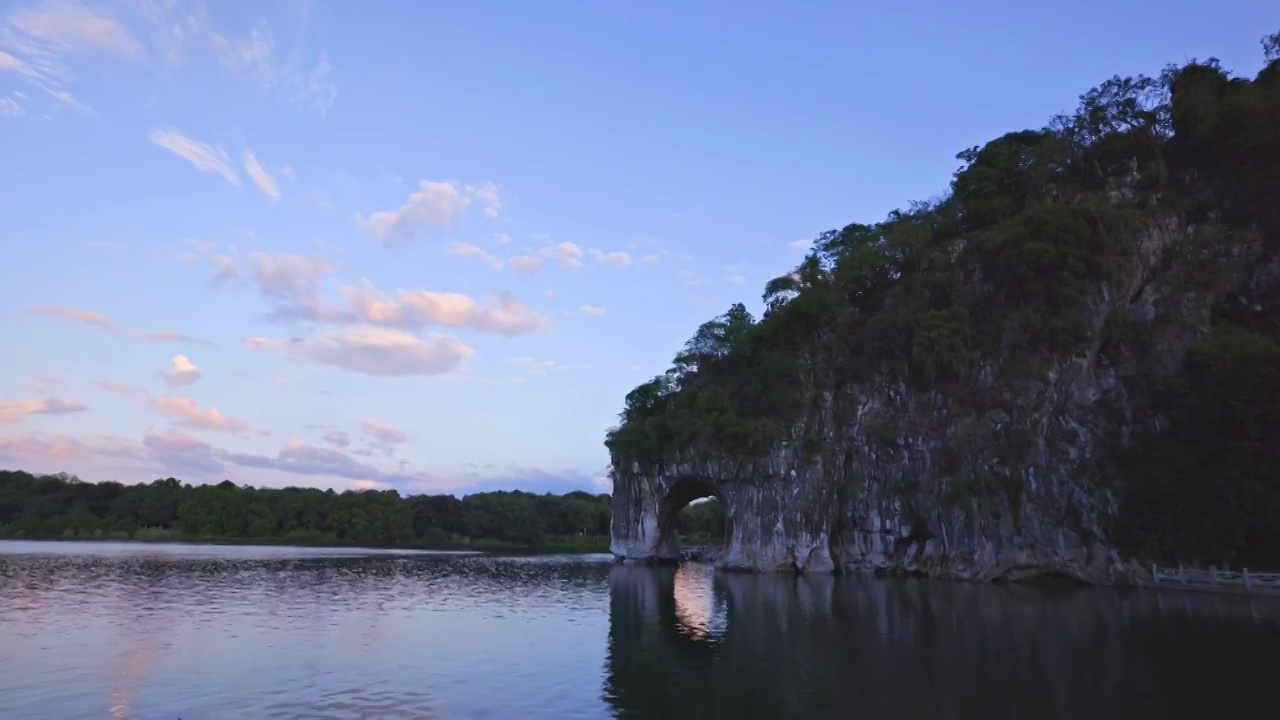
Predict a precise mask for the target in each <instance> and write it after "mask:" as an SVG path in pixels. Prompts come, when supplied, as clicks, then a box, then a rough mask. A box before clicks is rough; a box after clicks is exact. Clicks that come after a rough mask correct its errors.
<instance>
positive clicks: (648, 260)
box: [640, 255, 659, 265]
mask: <svg viewBox="0 0 1280 720" xmlns="http://www.w3.org/2000/svg"><path fill="white" fill-rule="evenodd" d="M658 260H659V258H658V256H657V255H645V256H644V257H642V258H640V264H641V265H656V264H657V263H658Z"/></svg>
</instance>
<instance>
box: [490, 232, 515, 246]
mask: <svg viewBox="0 0 1280 720" xmlns="http://www.w3.org/2000/svg"><path fill="white" fill-rule="evenodd" d="M489 242H491V243H493V244H494V245H510V244H511V236H510V235H508V234H506V233H504V232H496V233H493V234H492V235H490V236H489Z"/></svg>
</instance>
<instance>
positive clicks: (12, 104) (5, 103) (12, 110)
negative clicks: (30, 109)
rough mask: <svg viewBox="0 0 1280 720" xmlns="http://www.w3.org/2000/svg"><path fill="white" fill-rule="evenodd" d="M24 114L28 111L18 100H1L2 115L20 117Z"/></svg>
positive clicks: (0, 110) (0, 109) (0, 113)
mask: <svg viewBox="0 0 1280 720" xmlns="http://www.w3.org/2000/svg"><path fill="white" fill-rule="evenodd" d="M24 112H26V111H25V110H23V109H22V106H21V105H19V104H18V101H17V100H14V99H13V98H7V97H6V98H0V115H4V116H5V117H18V116H20V115H22V114H23V113H24Z"/></svg>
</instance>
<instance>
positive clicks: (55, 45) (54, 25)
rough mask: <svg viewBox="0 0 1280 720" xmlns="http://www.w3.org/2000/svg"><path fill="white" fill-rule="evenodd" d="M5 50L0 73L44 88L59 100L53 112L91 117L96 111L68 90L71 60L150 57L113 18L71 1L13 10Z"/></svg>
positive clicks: (0, 30) (1, 28)
mask: <svg viewBox="0 0 1280 720" xmlns="http://www.w3.org/2000/svg"><path fill="white" fill-rule="evenodd" d="M0 48H3V49H0V72H4V73H12V74H15V75H17V76H18V77H19V78H21V79H22V80H23V81H25V82H26V83H27V84H29V85H31V86H32V87H34V88H36V89H38V90H40V91H41V92H42V93H44V94H45V95H47V96H48V97H50V98H52V99H53V100H54V101H55V105H54V106H53V107H54V108H56V107H57V106H58V105H65V106H67V107H70V108H73V109H75V110H78V111H80V112H84V113H88V114H93V110H92V109H91V108H90V107H89V106H87V105H85V104H84V103H82V102H80V101H79V100H77V99H76V98H75V96H73V95H72V94H71V92H70V91H69V90H68V89H67V85H68V83H70V82H71V80H72V79H73V78H74V73H73V72H72V70H71V62H72V59H73V58H76V57H92V58H100V59H107V60H120V61H130V60H136V59H138V58H141V57H143V56H144V55H145V52H144V51H143V49H142V46H141V45H140V44H139V43H138V42H137V41H136V40H135V39H134V38H133V36H132V35H130V34H129V32H128V31H127V30H125V28H124V26H123V25H121V24H120V23H119V22H117V21H116V20H115V19H114V18H112V17H111V16H109V15H106V14H103V13H102V12H100V11H99V10H98V9H95V8H92V7H90V6H89V5H87V4H83V3H78V2H70V1H69V0H46V2H42V3H36V4H31V5H28V6H26V7H22V8H18V9H14V10H12V11H10V12H9V13H8V14H7V15H6V16H5V18H4V22H3V24H0ZM9 99H11V100H12V98H9ZM14 103H15V104H17V102H16V100H15V101H14Z"/></svg>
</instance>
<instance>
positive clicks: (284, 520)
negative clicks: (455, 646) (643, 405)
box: [0, 470, 724, 551]
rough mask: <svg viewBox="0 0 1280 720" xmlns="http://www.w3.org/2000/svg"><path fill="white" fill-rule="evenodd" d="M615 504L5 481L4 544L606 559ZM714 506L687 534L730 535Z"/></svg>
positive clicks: (515, 496)
mask: <svg viewBox="0 0 1280 720" xmlns="http://www.w3.org/2000/svg"><path fill="white" fill-rule="evenodd" d="M611 502H612V500H611V496H609V495H607V494H598V495H592V494H591V493H587V492H581V491H578V492H571V493H567V494H564V495H551V494H549V493H548V494H543V495H539V494H536V493H529V492H521V491H519V490H515V491H509V492H508V491H501V492H485V493H475V494H472V495H467V496H465V497H463V498H461V499H459V498H457V497H454V496H452V495H409V496H401V495H400V494H399V493H398V492H396V491H395V490H348V491H345V492H341V493H339V492H335V491H333V490H318V489H315V488H296V487H290V488H284V489H274V488H254V487H250V486H248V485H236V484H235V483H233V482H231V481H229V480H228V481H224V482H221V483H218V484H217V485H191V484H184V483H182V482H181V481H179V480H177V479H175V478H165V479H162V480H155V481H154V482H151V483H149V484H137V485H124V484H121V483H118V482H100V483H90V482H84V481H82V480H80V479H79V478H77V477H75V476H72V475H68V474H65V473H59V474H57V475H32V474H31V473H27V472H22V471H9V470H0V538H32V539H34V538H81V539H94V538H99V539H170V540H206V541H219V540H222V541H256V542H276V543H293V544H301V545H359V546H366V547H419V548H461V547H478V548H485V547H503V546H507V547H530V548H533V547H541V546H549V547H552V548H553V549H558V548H564V549H573V550H600V551H603V550H604V549H606V546H607V544H608V540H607V537H608V535H609V518H610V505H611ZM723 528H724V525H723V513H722V512H721V511H720V507H719V504H718V503H715V502H708V503H699V504H696V505H691V506H690V507H688V508H686V509H685V512H684V513H683V514H682V515H681V517H680V531H681V533H682V534H684V535H686V536H690V539H691V540H695V541H718V539H719V538H720V536H721V535H722V534H723V532H724V530H723Z"/></svg>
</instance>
